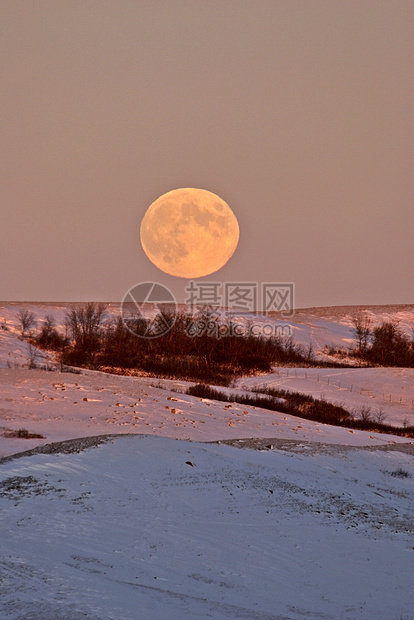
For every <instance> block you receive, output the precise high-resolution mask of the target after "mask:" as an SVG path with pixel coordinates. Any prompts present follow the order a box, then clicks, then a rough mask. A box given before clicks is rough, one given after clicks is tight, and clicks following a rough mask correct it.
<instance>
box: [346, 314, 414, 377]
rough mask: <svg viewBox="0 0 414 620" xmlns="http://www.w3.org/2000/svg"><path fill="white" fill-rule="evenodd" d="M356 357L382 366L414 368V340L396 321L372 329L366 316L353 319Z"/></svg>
mask: <svg viewBox="0 0 414 620" xmlns="http://www.w3.org/2000/svg"><path fill="white" fill-rule="evenodd" d="M352 325H353V329H352V331H353V334H354V337H355V341H356V348H355V349H354V351H353V353H354V355H355V356H356V357H359V358H360V359H362V360H365V361H366V362H368V363H371V364H379V365H380V366H399V367H405V368H413V367H414V338H411V339H410V338H409V337H408V336H407V335H406V334H404V332H403V331H402V330H401V329H400V328H399V327H398V323H396V322H395V321H383V322H382V323H381V324H380V325H377V326H376V327H372V321H371V319H369V318H368V317H367V316H366V315H365V314H362V313H360V314H357V315H355V316H354V317H353V319H352Z"/></svg>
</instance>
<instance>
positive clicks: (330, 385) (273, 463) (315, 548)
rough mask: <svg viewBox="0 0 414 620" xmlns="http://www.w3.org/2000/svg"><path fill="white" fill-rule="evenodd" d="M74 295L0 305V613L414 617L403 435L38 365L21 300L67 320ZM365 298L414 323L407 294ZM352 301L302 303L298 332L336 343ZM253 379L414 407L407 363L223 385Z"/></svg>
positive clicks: (59, 619) (413, 376)
mask: <svg viewBox="0 0 414 620" xmlns="http://www.w3.org/2000/svg"><path fill="white" fill-rule="evenodd" d="M68 305H69V304H67V305H65V304H12V303H9V304H2V305H0V327H1V326H2V325H3V328H2V329H0V523H1V533H2V535H1V538H0V617H1V618H2V619H3V618H5V619H7V620H80V619H81V618H82V619H86V620H115V619H116V620H123V619H125V620H132V619H133V620H136V619H141V618H142V619H143V620H147V619H150V620H153V619H154V620H158V619H159V620H164V619H165V620H175V619H177V620H181V619H189V620H190V619H191V620H193V619H195V618H217V619H220V618H246V619H249V620H250V619H270V618H272V619H275V620H277V619H279V620H280V619H284V620H287V619H288V620H289V619H290V620H299V619H301V620H303V618H325V619H328V620H347V619H349V620H354V619H361V620H414V616H413V615H412V614H413V612H412V610H413V609H414V595H413V588H412V575H413V574H414V570H413V569H414V563H413V557H414V556H413V554H414V539H413V529H414V511H413V499H412V498H413V480H414V466H413V465H414V464H413V452H414V443H413V441H412V440H410V439H408V438H404V437H397V436H393V435H381V434H379V433H368V432H363V431H356V430H351V429H347V428H339V427H333V426H328V425H324V424H320V423H316V422H310V421H307V420H304V419H301V418H296V417H293V416H289V415H286V414H283V413H279V412H275V411H268V410H264V409H261V408H258V407H252V406H247V405H241V404H237V403H224V402H218V401H214V400H210V399H205V398H197V397H193V396H189V395H187V394H185V391H186V389H187V387H188V384H187V383H185V382H182V381H166V380H158V379H153V378H149V377H123V376H113V375H108V374H104V373H100V372H95V371H86V370H82V371H81V373H80V374H74V373H61V372H59V369H58V367H57V366H56V365H55V366H54V365H53V359H50V358H47V357H46V356H43V357H42V358H39V359H38V360H37V361H38V363H39V365H40V366H44V367H45V368H46V367H48V368H49V369H50V370H41V369H34V370H29V369H28V368H27V366H28V359H29V355H30V352H29V351H28V349H27V344H26V343H25V342H22V341H21V340H20V339H19V338H18V324H17V321H16V317H15V315H16V312H17V310H18V309H19V308H20V307H24V308H26V307H28V308H29V309H30V310H32V311H33V312H34V313H35V314H36V316H37V318H38V319H39V320H40V319H41V318H42V317H44V316H45V315H46V314H53V315H54V316H55V317H56V321H57V324H58V325H62V323H63V320H64V314H65V309H66V307H67V306H68ZM113 310H114V311H115V308H114V309H113ZM372 311H373V312H374V310H372ZM375 312H376V316H377V317H380V320H382V318H392V317H395V316H397V315H398V317H399V319H400V321H401V323H404V329H406V330H407V331H408V330H409V327H410V325H412V324H413V319H414V307H413V306H410V307H408V308H407V307H404V308H401V307H397V309H395V308H394V309H392V310H391V309H390V308H389V307H384V308H382V311H380V310H379V309H378V308H377V309H376V311H375ZM381 312H382V314H381ZM401 313H403V314H401ZM403 315H404V316H403ZM350 316H351V315H350V313H349V311H348V310H346V309H342V310H340V309H334V310H332V309H325V312H323V309H311V311H309V312H308V314H307V315H306V313H305V311H303V312H302V311H301V313H298V315H297V316H296V317H295V323H292V329H293V330H294V337H295V338H296V339H297V340H298V341H299V342H301V343H302V344H304V345H306V344H309V342H311V341H312V343H314V345H315V346H316V347H317V348H320V347H322V346H323V345H324V344H330V343H331V342H333V343H335V344H339V343H342V344H343V343H344V342H347V339H349V338H350V337H351V331H350ZM256 320H257V321H263V320H264V319H263V317H257V319H256ZM266 320H269V318H268V317H266ZM271 320H275V321H277V317H275V318H274V319H271ZM52 368H55V369H54V370H51V369H52ZM263 385H267V386H269V387H281V388H284V389H290V390H299V391H301V392H306V393H309V394H312V395H314V396H318V395H319V396H321V395H323V396H324V397H325V398H326V399H327V400H330V401H331V402H338V403H341V404H343V405H344V406H346V407H348V408H350V409H352V410H355V411H358V409H359V408H361V407H362V406H370V407H371V408H372V411H373V413H374V414H375V413H376V412H378V411H383V414H384V415H385V421H386V422H387V423H390V424H398V425H401V424H403V423H405V422H406V423H407V424H412V423H413V419H414V408H413V401H414V369H393V368H351V369H348V368H347V369H329V368H325V369H318V368H302V369H301V368H295V369H293V368H290V369H289V368H275V369H274V371H273V373H271V374H269V375H260V376H256V377H244V378H241V379H239V380H238V381H237V383H236V386H235V388H233V389H234V390H237V391H245V390H249V389H252V388H254V387H257V386H263ZM22 428H24V429H26V430H27V431H28V432H30V433H36V434H41V435H43V437H44V438H43V439H39V438H33V439H27V438H25V437H24V436H23V437H16V431H18V430H19V429H22ZM23 435H24V434H23ZM81 437H85V438H86V439H84V440H82V441H81V440H79V438H81ZM63 440H70V441H66V442H65V441H64V442H63V443H53V442H62V441H63ZM177 440H180V441H177ZM205 442H215V443H205ZM217 442H218V443H217ZM228 443H229V444H232V445H227V444H228ZM88 446H89V447H88ZM30 449H35V451H34V452H28V453H27V454H26V455H24V454H23V455H21V453H22V452H23V451H25V450H30ZM36 450H37V451H36ZM18 453H19V454H18ZM13 455H14V456H13Z"/></svg>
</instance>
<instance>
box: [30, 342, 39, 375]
mask: <svg viewBox="0 0 414 620" xmlns="http://www.w3.org/2000/svg"><path fill="white" fill-rule="evenodd" d="M39 356H40V351H39V350H38V349H37V348H36V347H35V346H34V345H33V344H32V343H31V342H29V344H28V348H27V357H28V359H29V368H30V370H32V369H33V368H37V361H38V359H39Z"/></svg>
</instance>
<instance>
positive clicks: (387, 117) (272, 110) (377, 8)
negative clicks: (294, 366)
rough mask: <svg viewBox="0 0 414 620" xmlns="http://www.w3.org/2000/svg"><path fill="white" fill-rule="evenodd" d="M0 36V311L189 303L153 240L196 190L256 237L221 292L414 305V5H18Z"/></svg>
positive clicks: (307, 302) (270, 1)
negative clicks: (254, 286)
mask: <svg viewBox="0 0 414 620" xmlns="http://www.w3.org/2000/svg"><path fill="white" fill-rule="evenodd" d="M0 25H1V26H0V28H1V38H0V45H1V55H0V68H1V80H2V88H1V93H0V97H1V115H0V119H1V144H2V147H1V157H2V160H1V166H0V186H1V226H0V265H1V267H0V298H1V299H3V300H17V301H20V300H72V301H74V300H87V299H99V300H114V301H115V300H120V299H122V297H123V296H124V294H125V293H126V291H127V290H128V289H129V288H130V287H131V286H133V285H134V284H137V283H139V282H144V281H149V280H154V281H157V282H161V283H163V284H165V285H166V286H168V287H169V288H170V289H171V290H172V291H173V292H174V293H175V294H176V296H177V297H178V298H180V296H181V297H182V296H183V290H184V286H185V285H186V284H187V282H186V281H185V280H182V279H177V278H174V277H172V276H168V275H166V274H163V273H162V272H160V271H159V270H158V269H157V268H156V267H154V266H153V265H152V264H151V263H150V262H149V260H148V259H147V257H146V256H145V254H144V252H143V251H142V249H141V247H140V243H139V225H140V221H141V219H142V217H143V215H144V213H145V210H146V209H147V207H148V206H149V204H150V203H152V202H153V201H154V200H155V199H156V198H157V197H158V196H159V195H160V194H162V193H165V192H166V191H169V190H170V189H175V188H178V187H200V188H204V189H208V190H210V191H212V192H214V193H217V194H219V195H220V196H221V197H222V198H223V199H224V200H225V201H226V202H227V203H228V204H229V205H230V207H231V208H232V210H233V211H234V213H235V214H236V216H237V218H238V220H239V223H240V233H241V234H240V243H239V247H238V249H237V250H236V252H235V254H234V256H233V257H232V259H231V260H230V261H229V263H228V264H227V265H226V266H225V267H224V268H223V269H221V270H220V271H219V272H217V273H216V274H213V275H212V276H209V277H208V278H206V279H205V280H206V281H208V280H212V281H213V280H214V281H221V282H234V281H240V282H243V281H248V282H253V281H254V282H258V283H261V282H294V283H295V287H296V301H297V305H298V306H299V307H306V306H314V305H336V304H339V305H342V304H382V303H384V304H386V303H413V301H414V278H413V258H414V256H413V255H414V251H413V240H412V235H413V230H414V215H413V213H414V210H413V190H414V174H413V144H414V136H413V115H414V114H413V109H414V107H413V101H414V82H413V70H412V69H413V66H414V54H413V51H414V3H412V2H410V1H401V0H394V1H393V2H389V1H388V0H387V1H386V2H383V1H381V0H376V1H375V2H374V1H373V0H371V1H369V0H367V1H365V2H361V1H360V0H358V1H352V0H349V1H347V2H342V1H338V0H336V1H324V0H314V1H312V0H301V1H298V0H289V1H279V0H260V1H259V2H251V1H250V0H249V1H245V0H237V1H231V0H220V1H218V0H209V1H208V2H201V1H197V0H192V1H183V0H174V2H172V1H170V0H165V1H154V0H151V1H137V0H133V1H132V0H131V1H128V0H116V1H115V0H112V1H105V2H102V1H101V0H99V1H98V0H89V1H88V2H85V1H84V0H71V1H70V2H56V0H39V1H38V2H24V1H17V0H4V1H3V2H2V3H1V4H0Z"/></svg>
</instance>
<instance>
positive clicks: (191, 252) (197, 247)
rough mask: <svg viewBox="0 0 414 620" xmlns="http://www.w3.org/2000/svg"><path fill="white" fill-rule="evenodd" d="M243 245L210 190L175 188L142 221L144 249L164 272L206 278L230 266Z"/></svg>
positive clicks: (228, 212) (233, 222)
mask: <svg viewBox="0 0 414 620" xmlns="http://www.w3.org/2000/svg"><path fill="white" fill-rule="evenodd" d="M238 242H239V224H238V222H237V218H236V216H235V215H234V213H233V211H232V210H231V209H230V207H229V206H228V204H227V203H225V202H224V200H222V199H221V198H220V197H219V196H217V195H216V194H213V193H212V192H209V191H207V190H205V189H194V188H190V187H187V188H182V189H174V190H172V191H171V192H167V193H166V194H163V195H162V196H160V197H159V198H158V199H157V200H156V201H155V202H153V203H152V204H151V205H150V206H149V207H148V210H147V212H146V213H145V215H144V217H143V220H142V222H141V245H142V247H143V250H144V252H145V254H146V255H147V256H148V258H149V259H150V261H151V262H152V263H154V265H156V266H157V267H158V268H159V269H161V271H164V272H165V273H168V274H170V275H172V276H179V277H180V278H200V277H202V276H207V275H208V274H210V273H214V272H215V271H217V270H218V269H220V268H221V267H223V265H225V264H226V263H227V261H228V260H229V258H230V257H231V256H232V254H233V253H234V251H235V249H236V247H237V244H238Z"/></svg>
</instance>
